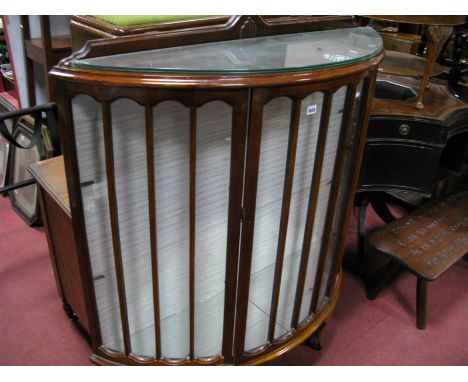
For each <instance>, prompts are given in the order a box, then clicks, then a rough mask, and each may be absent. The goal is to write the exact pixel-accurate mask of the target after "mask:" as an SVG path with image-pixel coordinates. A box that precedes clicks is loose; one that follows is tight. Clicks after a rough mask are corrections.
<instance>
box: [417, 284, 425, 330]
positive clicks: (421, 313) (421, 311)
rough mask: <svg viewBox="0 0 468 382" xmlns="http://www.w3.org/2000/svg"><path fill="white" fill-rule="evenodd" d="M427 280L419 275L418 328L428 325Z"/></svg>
mask: <svg viewBox="0 0 468 382" xmlns="http://www.w3.org/2000/svg"><path fill="white" fill-rule="evenodd" d="M426 304H427V281H426V280H423V279H421V278H419V277H418V283H417V287H416V326H417V327H418V329H421V330H423V329H425V327H426Z"/></svg>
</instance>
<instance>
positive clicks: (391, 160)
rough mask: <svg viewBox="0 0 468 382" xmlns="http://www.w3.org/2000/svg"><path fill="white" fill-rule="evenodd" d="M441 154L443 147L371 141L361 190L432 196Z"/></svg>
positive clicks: (364, 164) (363, 167)
mask: <svg viewBox="0 0 468 382" xmlns="http://www.w3.org/2000/svg"><path fill="white" fill-rule="evenodd" d="M441 153H442V149H441V148H437V147H431V146H422V145H421V146H419V145H412V144H402V143H388V142H387V143H378V142H377V143H376V142H368V143H367V146H366V151H365V157H364V162H363V165H362V171H361V182H360V187H359V188H360V190H361V191H364V190H390V189H401V190H408V191H414V192H418V193H420V194H430V193H431V191H432V187H433V184H434V182H435V181H436V171H435V170H436V168H437V165H438V163H439V159H440V155H441Z"/></svg>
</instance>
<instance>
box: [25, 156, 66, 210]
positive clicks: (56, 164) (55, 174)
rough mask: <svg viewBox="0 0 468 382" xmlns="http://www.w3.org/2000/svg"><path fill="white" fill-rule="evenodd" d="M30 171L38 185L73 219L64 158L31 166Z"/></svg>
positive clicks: (56, 158) (60, 157)
mask: <svg viewBox="0 0 468 382" xmlns="http://www.w3.org/2000/svg"><path fill="white" fill-rule="evenodd" d="M29 171H30V172H31V174H32V176H33V177H34V179H36V181H37V183H38V184H39V185H40V186H41V187H42V188H43V189H44V190H45V191H46V192H47V193H48V194H49V195H50V196H51V197H52V198H53V199H54V200H55V201H56V202H57V203H58V204H59V205H60V207H62V209H63V210H64V211H65V213H66V214H67V215H68V216H69V217H71V212H70V200H69V198H68V188H67V180H66V177H65V166H64V162H63V156H59V157H55V158H52V159H47V160H43V161H41V162H37V163H33V164H30V165H29Z"/></svg>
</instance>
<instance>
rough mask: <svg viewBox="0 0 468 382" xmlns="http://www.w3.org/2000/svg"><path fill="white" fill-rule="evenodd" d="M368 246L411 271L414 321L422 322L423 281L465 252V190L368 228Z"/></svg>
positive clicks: (467, 210) (467, 230)
mask: <svg viewBox="0 0 468 382" xmlns="http://www.w3.org/2000/svg"><path fill="white" fill-rule="evenodd" d="M368 243H369V249H370V250H377V251H379V252H381V253H382V254H384V255H386V256H388V257H389V258H391V259H392V260H394V261H396V262H398V263H400V264H401V265H402V266H403V267H405V268H406V269H407V270H409V271H410V272H411V273H413V274H415V275H416V276H417V278H418V281H417V292H416V305H417V313H416V316H417V318H416V323H417V327H418V329H424V328H425V326H426V304H427V281H432V280H435V279H437V278H438V277H439V276H440V275H441V274H442V273H443V272H444V271H446V270H447V269H448V268H450V266H451V265H453V264H455V263H456V262H457V261H458V260H460V259H461V258H462V257H464V256H465V255H466V254H467V253H468V191H462V192H458V193H456V194H453V195H450V196H446V197H443V198H441V199H437V200H434V201H431V202H429V203H427V204H425V205H423V206H422V207H420V208H418V209H417V210H415V211H413V212H412V213H410V214H407V215H405V216H403V217H402V218H400V219H397V220H395V221H393V222H391V223H390V224H387V225H386V226H384V227H382V228H380V229H378V230H376V231H374V232H372V233H371V234H370V235H369V239H368Z"/></svg>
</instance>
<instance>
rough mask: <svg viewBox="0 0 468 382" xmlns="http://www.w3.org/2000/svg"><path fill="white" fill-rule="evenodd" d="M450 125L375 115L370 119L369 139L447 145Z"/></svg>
mask: <svg viewBox="0 0 468 382" xmlns="http://www.w3.org/2000/svg"><path fill="white" fill-rule="evenodd" d="M447 130H448V127H447V126H446V125H444V124H442V123H440V122H439V123H437V122H434V121H425V120H417V119H409V118H383V117H374V118H371V119H370V121H369V131H368V134H367V140H368V141H370V140H376V139H378V140H380V139H390V140H395V139H396V140H401V141H411V142H420V143H423V144H427V145H431V144H432V145H445V141H446V139H447Z"/></svg>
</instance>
